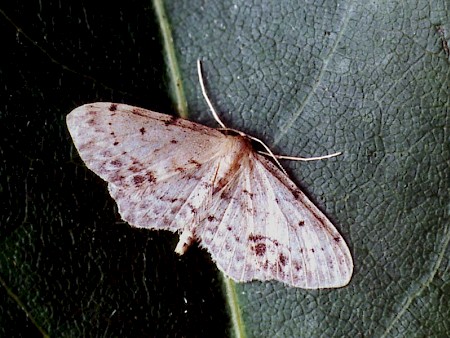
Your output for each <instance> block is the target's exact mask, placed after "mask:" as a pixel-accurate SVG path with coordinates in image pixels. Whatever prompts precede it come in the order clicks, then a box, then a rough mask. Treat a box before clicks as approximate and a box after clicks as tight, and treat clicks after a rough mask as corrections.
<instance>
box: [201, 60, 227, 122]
mask: <svg viewBox="0 0 450 338" xmlns="http://www.w3.org/2000/svg"><path fill="white" fill-rule="evenodd" d="M197 71H198V80H199V82H200V87H201V88H202V94H203V97H204V98H205V100H206V103H208V106H209V109H210V110H211V113H212V114H213V116H214V119H215V120H216V121H217V123H218V124H219V125H220V126H221V127H222V128H224V129H228V128H227V127H226V126H225V124H224V123H223V122H222V120H221V119H220V118H219V115H218V114H217V112H216V110H215V109H214V107H213V105H212V103H211V101H210V99H209V97H208V94H207V93H206V89H205V84H204V83H203V72H202V62H201V61H200V59H197Z"/></svg>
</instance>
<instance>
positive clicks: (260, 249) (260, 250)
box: [253, 243, 266, 256]
mask: <svg viewBox="0 0 450 338" xmlns="http://www.w3.org/2000/svg"><path fill="white" fill-rule="evenodd" d="M253 251H255V254H256V256H264V255H265V254H266V245H265V244H264V243H259V244H256V245H255V246H254V247H253Z"/></svg>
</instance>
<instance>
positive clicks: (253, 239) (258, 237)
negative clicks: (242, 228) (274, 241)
mask: <svg viewBox="0 0 450 338" xmlns="http://www.w3.org/2000/svg"><path fill="white" fill-rule="evenodd" d="M263 239H264V236H261V235H253V234H251V235H250V236H248V240H249V241H251V242H256V241H261V240H263Z"/></svg>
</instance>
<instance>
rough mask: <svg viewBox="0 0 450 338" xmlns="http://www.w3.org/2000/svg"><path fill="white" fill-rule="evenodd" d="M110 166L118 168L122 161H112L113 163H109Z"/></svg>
mask: <svg viewBox="0 0 450 338" xmlns="http://www.w3.org/2000/svg"><path fill="white" fill-rule="evenodd" d="M111 165H112V166H114V167H120V166H121V165H122V161H121V160H113V161H111Z"/></svg>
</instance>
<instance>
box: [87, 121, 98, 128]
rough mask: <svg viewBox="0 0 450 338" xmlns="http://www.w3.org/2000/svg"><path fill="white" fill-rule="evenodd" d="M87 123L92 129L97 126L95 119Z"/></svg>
mask: <svg viewBox="0 0 450 338" xmlns="http://www.w3.org/2000/svg"><path fill="white" fill-rule="evenodd" d="M87 123H88V125H90V126H91V127H92V126H95V124H96V122H95V119H90V120H88V121H87Z"/></svg>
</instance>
